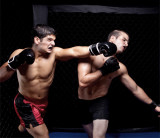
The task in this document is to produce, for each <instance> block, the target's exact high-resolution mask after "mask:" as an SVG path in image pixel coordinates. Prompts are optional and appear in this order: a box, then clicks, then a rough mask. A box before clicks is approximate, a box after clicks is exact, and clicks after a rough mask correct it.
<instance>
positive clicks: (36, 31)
mask: <svg viewBox="0 0 160 138" xmlns="http://www.w3.org/2000/svg"><path fill="white" fill-rule="evenodd" d="M47 35H56V31H55V29H53V28H52V27H50V26H48V25H45V24H37V25H36V26H35V27H33V29H32V31H31V40H32V43H33V39H34V37H35V36H37V37H39V38H40V39H42V38H44V37H46V36H47Z"/></svg>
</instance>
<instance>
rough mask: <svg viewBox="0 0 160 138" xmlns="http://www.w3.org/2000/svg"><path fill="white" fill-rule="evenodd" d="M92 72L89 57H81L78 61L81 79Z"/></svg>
mask: <svg viewBox="0 0 160 138" xmlns="http://www.w3.org/2000/svg"><path fill="white" fill-rule="evenodd" d="M90 72H91V64H90V62H89V61H88V60H87V59H79V62H78V78H79V80H81V79H82V78H83V77H85V76H86V75H87V74H88V73H90Z"/></svg>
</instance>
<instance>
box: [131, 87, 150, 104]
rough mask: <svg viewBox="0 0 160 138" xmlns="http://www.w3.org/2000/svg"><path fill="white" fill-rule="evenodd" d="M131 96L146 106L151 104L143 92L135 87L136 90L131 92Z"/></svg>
mask: <svg viewBox="0 0 160 138" xmlns="http://www.w3.org/2000/svg"><path fill="white" fill-rule="evenodd" d="M133 94H134V95H135V97H137V98H138V99H139V100H140V101H142V102H144V103H146V104H151V103H152V99H151V98H150V97H149V96H148V95H147V94H146V93H145V92H144V90H143V89H142V88H140V87H139V86H137V89H136V90H135V91H133Z"/></svg>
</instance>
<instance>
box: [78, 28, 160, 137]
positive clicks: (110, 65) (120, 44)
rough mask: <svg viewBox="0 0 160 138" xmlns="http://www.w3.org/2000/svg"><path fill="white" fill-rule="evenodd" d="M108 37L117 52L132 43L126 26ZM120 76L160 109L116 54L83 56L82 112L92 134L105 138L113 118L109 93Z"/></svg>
mask: <svg viewBox="0 0 160 138" xmlns="http://www.w3.org/2000/svg"><path fill="white" fill-rule="evenodd" d="M108 41H109V42H111V43H114V44H115V45H116V46H117V52H116V53H117V54H118V53H122V52H123V51H124V50H125V49H126V48H127V47H128V41H129V35H128V34H127V33H126V32H124V31H122V30H114V31H112V32H111V33H110V34H109V36H108ZM91 47H92V45H91ZM116 77H119V78H120V81H121V82H122V83H123V84H124V85H125V86H126V87H127V88H128V89H129V90H130V91H131V92H132V93H133V95H134V96H136V97H137V98H138V99H139V100H141V101H142V102H144V103H146V104H148V105H150V106H151V107H152V108H153V109H154V110H155V111H156V112H159V113H160V107H159V106H157V104H156V103H155V102H154V101H152V99H151V98H149V97H148V96H147V94H146V93H145V92H144V90H143V89H142V88H140V87H139V86H138V85H137V84H136V82H135V81H134V80H133V79H132V78H131V77H130V76H129V74H128V72H127V68H126V66H125V65H124V64H122V63H121V62H119V61H118V59H117V58H116V55H114V56H111V57H105V56H103V55H102V54H101V55H98V56H89V57H87V58H84V59H79V64H78V79H79V88H78V96H79V104H80V113H81V120H82V125H83V127H84V129H85V131H86V132H87V134H88V137H89V138H105V135H106V131H107V128H108V122H109V111H108V97H107V93H108V89H109V87H110V84H111V82H112V80H113V79H114V78H116ZM159 117H160V116H159Z"/></svg>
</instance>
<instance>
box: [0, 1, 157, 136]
mask: <svg viewBox="0 0 160 138" xmlns="http://www.w3.org/2000/svg"><path fill="white" fill-rule="evenodd" d="M141 2H142V3H139V1H138V0H134V1H125V0H122V1H118V0H115V1H113V0H108V1H99V3H95V2H94V3H93V2H87V3H86V2H85V1H79V2H73V1H67V3H66V2H65V1H54V2H51V1H45V2H44V1H38V0H37V1H36V0H35V1H32V2H25V1H21V2H20V1H9V0H5V1H1V34H0V35H1V37H0V38H1V39H0V40H1V41H0V42H1V45H0V65H2V64H3V63H4V62H6V61H7V60H8V58H9V56H10V54H11V53H12V52H13V51H14V50H15V49H18V48H24V47H28V46H30V29H31V28H32V26H33V11H32V4H52V5H53V4H75V5H76V4H89V5H94V4H95V5H107V6H119V7H157V8H159V3H158V0H157V1H156V0H155V1H154V2H153V1H151V0H147V1H145V0H142V1H141ZM48 23H49V25H50V26H52V27H54V28H55V29H56V31H57V33H58V34H57V39H56V45H58V46H60V47H63V48H66V47H71V46H75V45H90V44H92V43H95V42H97V41H103V40H105V39H106V37H107V34H108V33H109V32H110V31H111V30H113V29H123V30H125V31H127V32H128V33H129V34H130V43H129V48H128V49H127V50H126V51H125V53H124V54H123V55H118V58H119V60H120V61H121V62H123V63H124V64H125V65H126V66H127V68H128V71H129V74H130V76H131V77H132V78H133V79H134V80H135V81H136V82H137V84H138V85H139V86H140V87H142V88H143V89H144V90H145V91H146V93H147V94H148V95H149V96H150V97H151V98H152V99H153V100H155V101H156V102H157V103H158V102H159V99H160V98H159V46H160V45H159V29H160V28H159V14H154V15H128V14H121V15H120V14H118V15H116V14H106V13H97V14H93V13H86V14H84V13H50V14H49V20H48ZM93 28H94V29H93ZM93 30H94V31H93ZM17 87H18V83H17V78H16V74H14V76H13V77H12V78H11V79H9V80H7V81H6V82H3V83H1V84H0V101H1V102H0V103H1V124H0V125H1V126H0V128H1V130H0V131H1V137H18V136H21V137H22V135H23V134H20V133H19V132H18V130H17V127H18V124H19V120H18V118H17V116H16V114H15V111H14V107H13V100H14V97H15V95H16V94H17ZM77 87H78V83H77V59H73V60H70V61H67V62H59V63H58V65H57V68H56V72H55V79H54V81H53V85H52V86H51V88H50V93H49V95H50V96H49V107H48V113H47V114H46V118H45V121H46V124H47V126H48V128H49V129H50V130H51V131H52V130H54V129H55V128H81V125H80V123H79V117H80V116H79V114H78V112H77V105H76V103H77ZM109 96H110V99H111V103H112V106H111V109H112V110H111V120H110V124H109V131H115V130H117V129H118V130H120V129H128V128H153V129H154V130H158V128H159V120H158V118H156V114H155V113H154V112H152V110H151V109H150V108H149V107H148V106H147V105H145V104H143V103H142V102H140V101H138V100H137V99H136V98H135V97H134V96H133V95H132V94H131V92H130V91H128V90H127V89H126V88H125V87H124V86H123V85H122V84H121V83H120V82H119V80H118V79H115V80H114V81H113V83H112V85H111V88H110V92H109ZM26 135H27V134H26Z"/></svg>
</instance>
